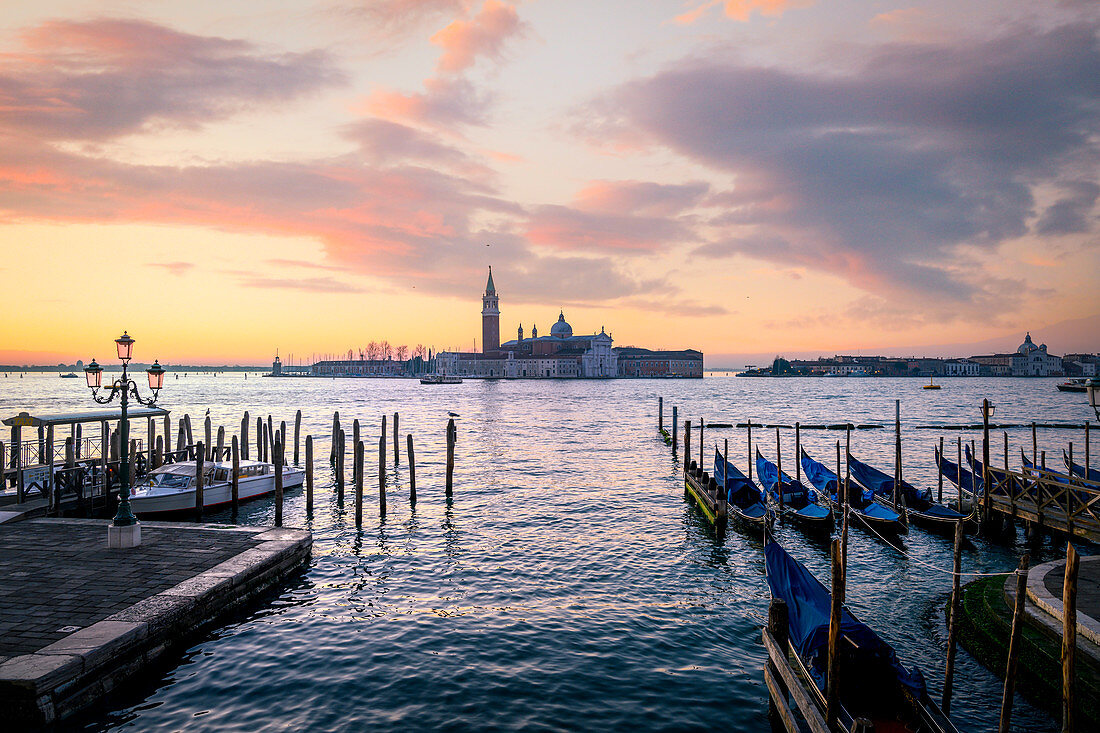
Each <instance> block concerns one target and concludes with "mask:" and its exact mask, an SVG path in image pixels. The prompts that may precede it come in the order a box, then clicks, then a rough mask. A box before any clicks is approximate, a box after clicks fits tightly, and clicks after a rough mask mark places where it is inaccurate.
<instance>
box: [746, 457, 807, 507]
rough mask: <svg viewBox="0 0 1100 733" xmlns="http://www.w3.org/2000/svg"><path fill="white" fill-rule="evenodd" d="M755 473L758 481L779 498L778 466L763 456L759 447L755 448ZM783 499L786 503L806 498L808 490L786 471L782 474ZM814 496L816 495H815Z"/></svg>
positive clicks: (805, 499) (801, 500)
mask: <svg viewBox="0 0 1100 733" xmlns="http://www.w3.org/2000/svg"><path fill="white" fill-rule="evenodd" d="M756 473H757V475H758V476H759V477H760V483H761V484H763V485H764V488H765V489H767V490H768V491H769V492H770V493H771V494H772V495H773V496H775V497H776V498H777V499H778V498H779V490H778V487H777V484H778V482H779V480H780V478H779V468H778V467H777V466H776V465H775V464H774V463H772V462H771V461H769V460H768V459H767V458H765V457H764V456H763V455H762V454H761V453H760V449H759V448H757V449H756ZM782 481H783V501H784V502H786V503H788V504H789V503H799V502H805V501H807V500H808V497H809V491H808V489H807V488H806V487H805V486H803V485H802V484H801V483H799V482H797V481H795V480H794V479H793V478H791V477H790V476H788V475H787V474H786V473H784V474H783V477H782ZM814 498H816V495H815V497H814Z"/></svg>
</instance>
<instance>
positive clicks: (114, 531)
mask: <svg viewBox="0 0 1100 733" xmlns="http://www.w3.org/2000/svg"><path fill="white" fill-rule="evenodd" d="M115 345H116V346H117V347H118V358H119V359H121V360H122V378H121V379H116V380H115V381H114V383H113V384H112V385H111V392H110V394H107V395H105V396H103V397H99V396H98V395H97V394H96V393H97V392H98V391H99V389H100V387H102V386H103V367H101V366H100V365H99V364H97V363H96V360H95V359H92V363H91V364H89V365H88V366H86V367H84V376H85V377H86V378H87V379H88V387H89V388H91V390H92V399H93V400H95V401H96V402H98V403H99V404H101V405H106V404H109V403H110V402H112V401H113V400H114V398H115V396H116V395H117V396H118V397H119V403H120V405H121V406H122V417H121V420H120V421H119V425H118V432H119V435H118V438H119V459H120V460H119V479H120V485H119V491H118V498H119V502H118V512H117V513H116V514H115V518H114V521H113V522H112V523H111V526H109V527H108V528H107V546H108V547H137V546H138V545H140V544H141V525H139V524H138V520H137V517H135V516H134V513H133V511H131V510H130V420H129V417H128V415H127V407H128V406H129V403H130V398H131V397H133V398H134V399H135V400H137V402H138V403H139V404H142V405H145V406H147V407H152V406H154V405H155V404H156V402H157V396H158V395H159V393H160V389H161V388H162V387H163V386H164V369H163V368H162V367H161V365H160V362H159V361H154V362H153V366H151V367H149V368H148V369H147V370H146V374H148V375H149V389H151V390H153V396H152V397H151V398H149V399H143V398H142V396H141V395H140V394H138V386H137V383H136V382H134V381H132V380H131V379H130V378H129V377H128V376H127V374H126V370H127V366H128V365H129V363H130V357H131V356H133V352H134V340H133V339H132V338H130V336H129V335H128V334H127V333H126V332H125V331H123V332H122V335H121V336H119V337H118V338H117V339H115Z"/></svg>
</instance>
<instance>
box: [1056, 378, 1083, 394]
mask: <svg viewBox="0 0 1100 733" xmlns="http://www.w3.org/2000/svg"><path fill="white" fill-rule="evenodd" d="M1058 391H1059V392H1088V391H1089V380H1088V379H1087V378H1075V379H1067V380H1066V381H1064V382H1062V383H1061V384H1059V385H1058Z"/></svg>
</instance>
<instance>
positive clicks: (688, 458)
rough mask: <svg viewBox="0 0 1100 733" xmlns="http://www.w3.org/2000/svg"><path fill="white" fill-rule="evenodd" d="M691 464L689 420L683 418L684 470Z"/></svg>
mask: <svg viewBox="0 0 1100 733" xmlns="http://www.w3.org/2000/svg"><path fill="white" fill-rule="evenodd" d="M689 465H691V420H684V471H685V473H686V472H687V470H688V466H689Z"/></svg>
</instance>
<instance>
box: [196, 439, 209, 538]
mask: <svg viewBox="0 0 1100 733" xmlns="http://www.w3.org/2000/svg"><path fill="white" fill-rule="evenodd" d="M205 455H206V454H205V452H204V448H203V444H202V443H201V442H200V443H199V444H198V445H196V446H195V521H196V522H201V521H202V509H203V499H204V497H203V495H202V490H203V478H204V477H203V470H202V469H203V465H202V464H203V462H204V460H203V459H204V456H205Z"/></svg>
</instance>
